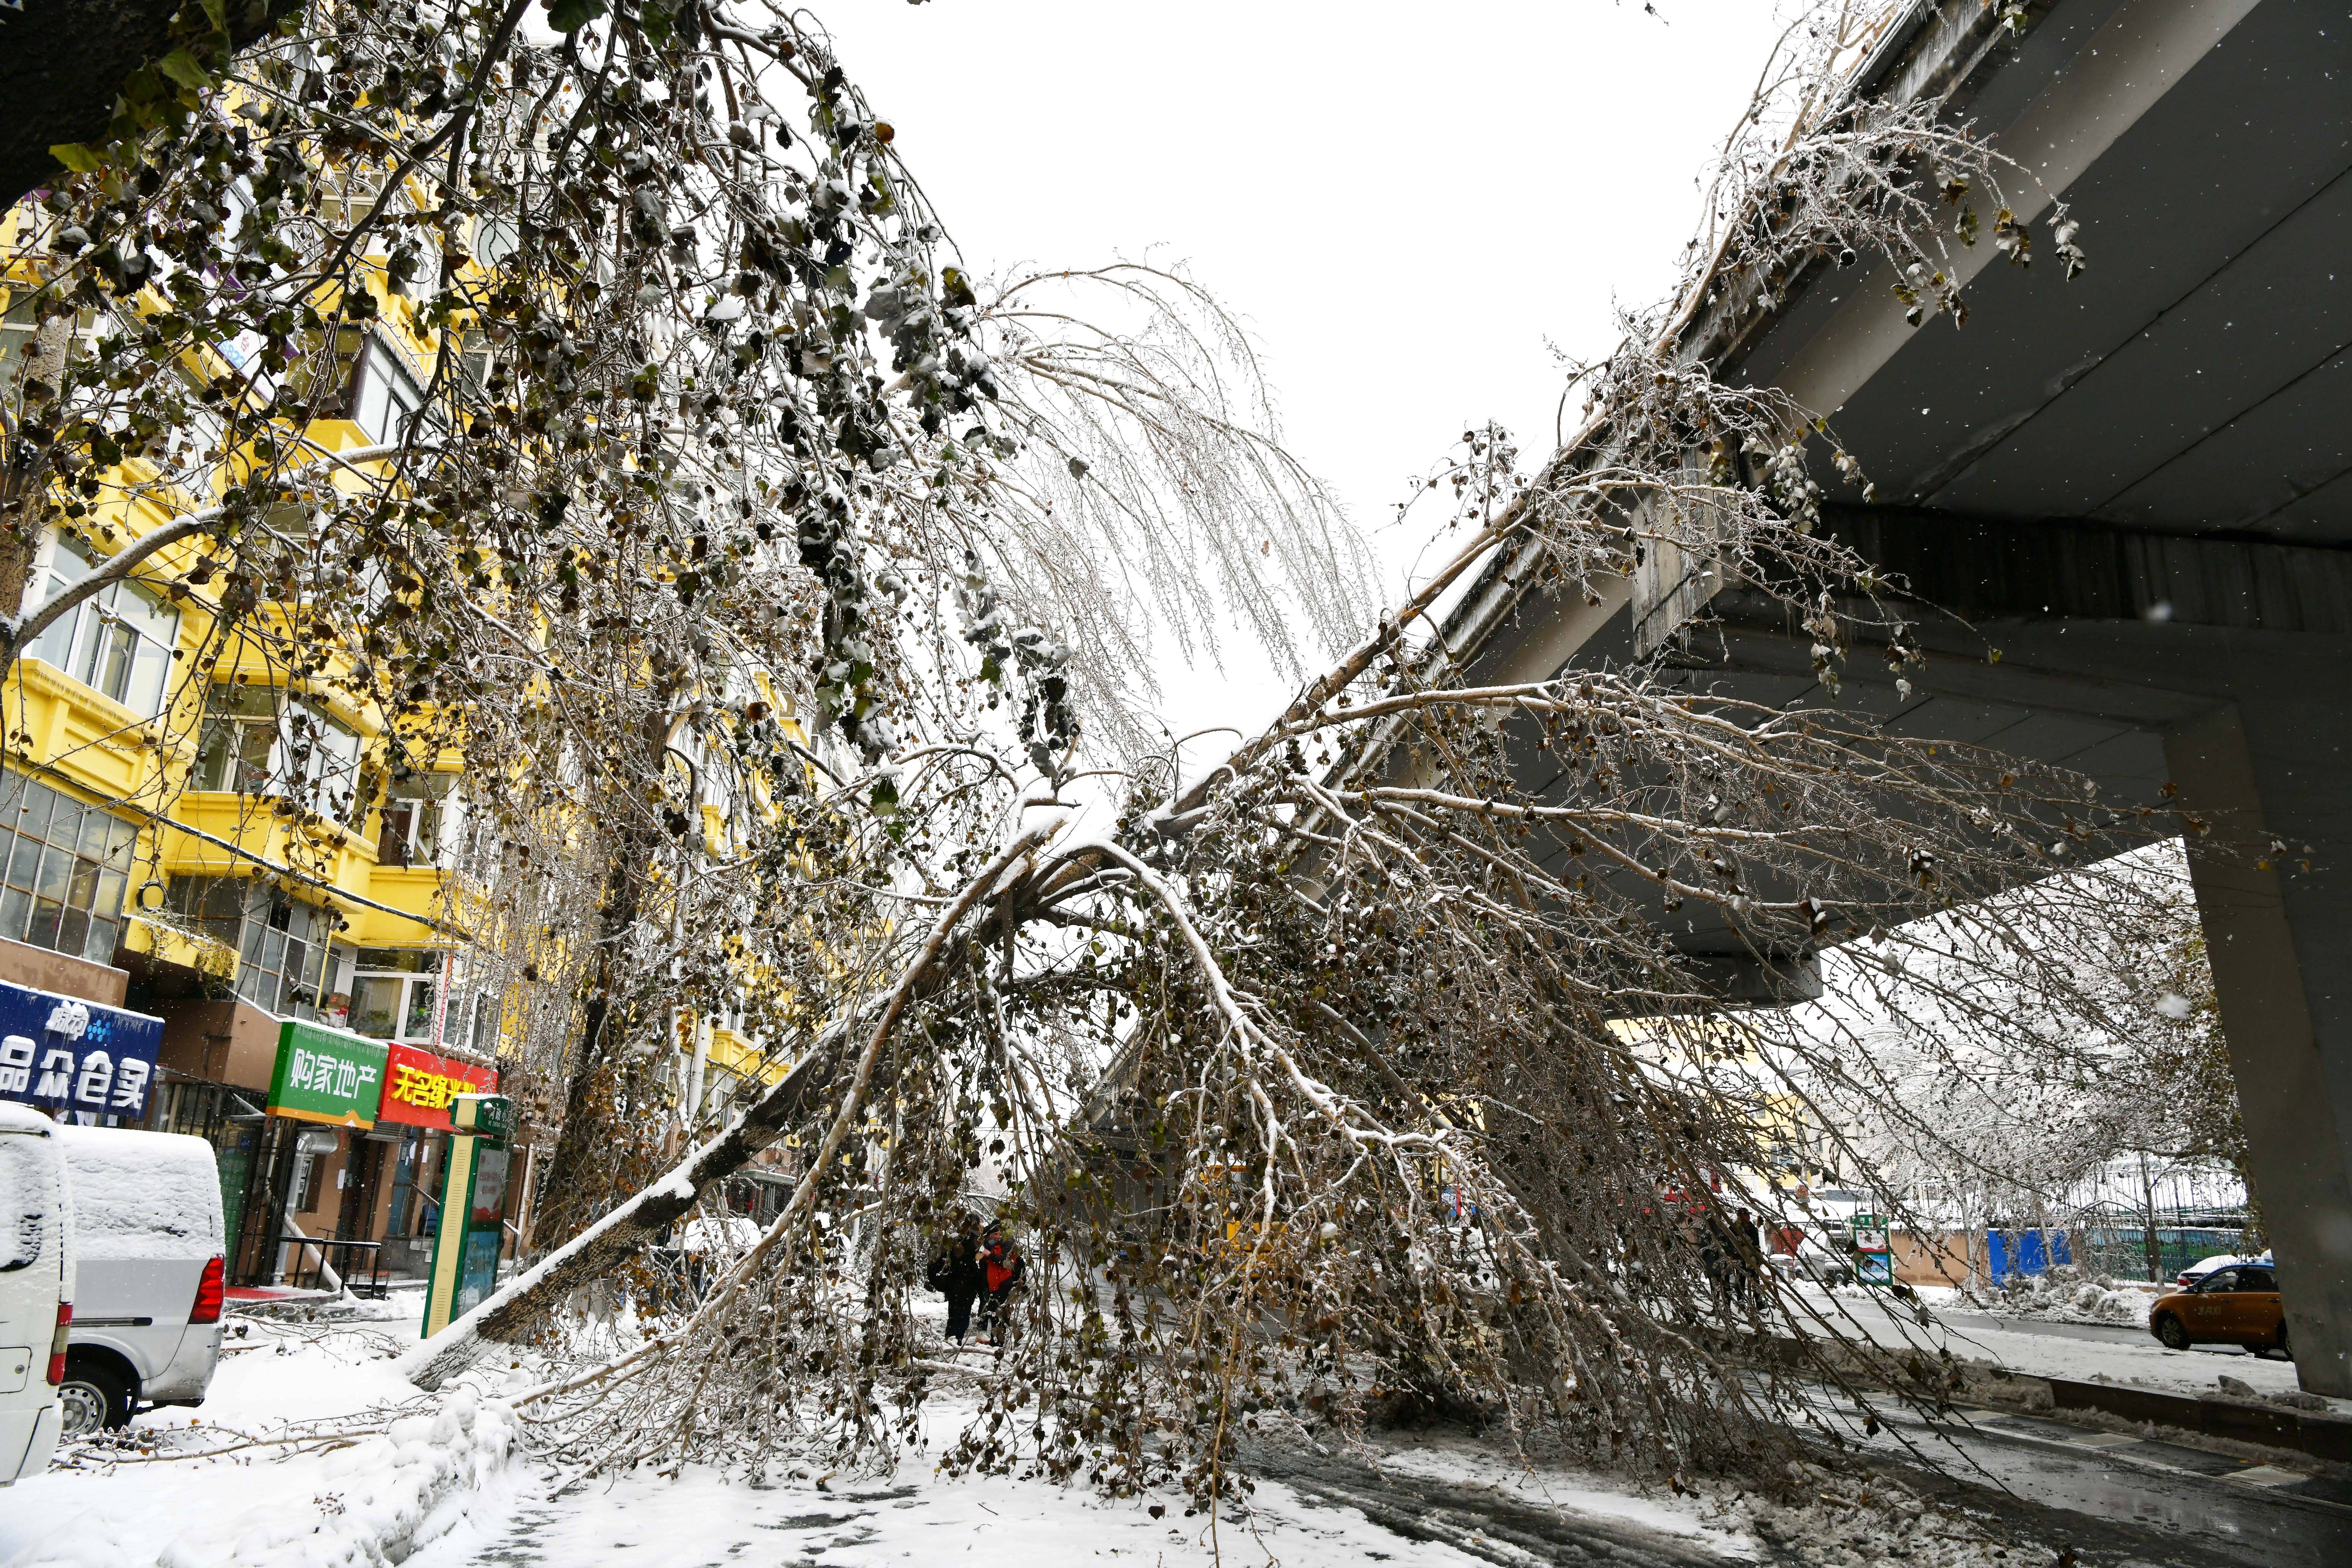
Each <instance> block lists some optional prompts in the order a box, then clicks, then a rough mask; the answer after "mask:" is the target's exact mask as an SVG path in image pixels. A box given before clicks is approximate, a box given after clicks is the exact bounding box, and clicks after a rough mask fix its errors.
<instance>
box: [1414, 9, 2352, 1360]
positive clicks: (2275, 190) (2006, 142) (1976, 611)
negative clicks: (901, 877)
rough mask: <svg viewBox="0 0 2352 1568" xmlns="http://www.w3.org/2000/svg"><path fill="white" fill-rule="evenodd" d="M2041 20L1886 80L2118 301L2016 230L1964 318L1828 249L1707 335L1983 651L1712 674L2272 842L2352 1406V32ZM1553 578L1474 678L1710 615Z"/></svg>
mask: <svg viewBox="0 0 2352 1568" xmlns="http://www.w3.org/2000/svg"><path fill="white" fill-rule="evenodd" d="M2029 20H2030V26H2029V28H2028V30H2027V31H2026V33H2025V34H2024V36H2023V37H2021V39H2014V40H2011V39H2005V38H2003V37H2000V34H1999V32H1998V29H1997V28H1996V26H1995V24H1994V19H1993V15H1992V8H1991V7H1990V6H1987V5H1982V4H1980V0H1919V4H1917V5H1915V6H1914V7H1913V9H1912V11H1911V12H1910V13H1909V14H1908V16H1907V17H1906V20H1905V22H1904V23H1903V25H1902V26H1900V27H1898V28H1897V30H1896V31H1895V34H1894V35H1892V36H1891V37H1889V38H1888V39H1887V40H1886V42H1885V46H1884V47H1882V48H1881V49H1880V50H1879V52H1878V54H1877V55H1876V57H1875V58H1874V59H1873V60H1872V62H1871V63H1870V65H1869V66H1868V67H1867V68H1866V70H1865V75H1864V80H1865V86H1866V90H1868V91H1871V92H1873V93H1875V94H1878V95H1881V96H1885V97H1890V98H1895V99H1898V100H1900V99H1909V98H1914V97H1917V96H1921V95H1927V94H1935V93H1943V92H1946V91H1948V92H1949V94H1950V106H1951V112H1952V113H1953V114H1955V115H1956V116H1961V117H1965V118H1968V119H1970V120H1973V121H1975V122H1976V124H1977V126H1978V128H1979V131H1990V132H1994V133H1996V137H1997V144H1998V145H2000V147H2001V148H2003V149H2004V150H2005V151H2007V152H2008V153H2010V154H2011V156H2013V157H2016V158H2018V159H2019V160H2021V162H2023V163H2027V164H2028V165H2030V166H2031V167H2032V168H2033V169H2034V170H2035V171H2036V172H2037V173H2038V174H2041V176H2042V179H2043V181H2044V182H2045V183H2046V184H2047V185H2048V187H2049V188H2050V189H2051V190H2052V191H2054V192H2055V193H2056V194H2057V195H2059V196H2061V197H2062V198H2063V199H2064V200H2065V201H2066V202H2067V203H2068V204H2070V205H2071V206H2072V207H2073V209H2074V215H2075V216H2078V217H2080V218H2081V219H2082V220H2083V221H2084V227H2083V233H2082V243H2083V244H2084V247H2086V249H2087V250H2088V252H2089V255H2090V263H2091V270H2090V271H2089V272H2088V273H2087V274H2086V275H2085V276H2084V277H2083V278H2082V279H2077V280H2075V281H2074V282H2072V283H2068V282H2066V281H2064V280H2063V279H2062V278H2061V277H2060V273H2059V269H2058V268H2057V267H2056V266H2055V265H2053V263H2051V262H2050V261H2049V260H2047V259H2045V260H2044V261H2043V263H2042V265H2041V266H2038V267H2034V268H2031V269H2021V268H2014V267H2011V266H2009V265H2007V264H2006V263H2005V261H2003V260H2001V259H2000V258H1998V257H1997V256H1996V255H1995V254H1994V253H1993V248H1992V247H1991V245H1990V243H1989V242H1987V243H1980V244H1979V246H1978V247H1976V248H1975V249H1974V250H1973V251H1969V252H1964V253H1963V257H1964V264H1963V267H1962V268H1961V273H1962V277H1963V279H1965V284H1966V293H1965V298H1966V299H1967V301H1968V303H1969V308H1970V313H1969V324H1968V326H1967V327H1966V329H1965V330H1960V331H1956V330H1954V329H1953V328H1952V327H1951V326H1950V325H1949V324H1948V322H1937V321H1930V322H1929V323H1928V324H1927V325H1926V326H1924V327H1919V328H1914V327H1911V326H1909V325H1908V324H1906V321H1904V315H1903V306H1902V305H1901V303H1900V302H1899V301H1898V300H1896V299H1895V294H1894V292H1893V289H1892V282H1893V279H1892V278H1891V277H1890V276H1889V275H1887V274H1886V273H1885V272H1884V271H1883V270H1880V271H1877V272H1872V271H1869V270H1867V269H1855V270H1847V271H1839V270H1836V269H1834V268H1830V267H1828V266H1827V265H1826V264H1824V265H1822V266H1821V267H1820V268H1816V269H1815V270H1813V271H1812V272H1811V274H1809V275H1808V274H1801V275H1800V276H1799V277H1798V278H1797V279H1795V280H1794V282H1793V284H1792V285H1791V287H1790V289H1789V290H1788V293H1787V297H1786V299H1785V301H1784V303H1783V304H1782V305H1781V306H1780V308H1778V309H1775V310H1756V309H1754V308H1752V306H1750V305H1748V302H1747V301H1743V300H1731V301H1728V302H1727V304H1726V305H1725V306H1723V307H1721V308H1719V309H1718V311H1717V315H1716V316H1715V317H1714V318H1713V319H1712V320H1711V321H1708V322H1707V323H1706V325H1705V327H1704V330H1703V331H1702V332H1701V333H1700V334H1699V335H1698V338H1697V345H1696V352H1699V353H1705V354H1706V355H1707V356H1708V358H1709V359H1710V360H1711V361H1712V362H1713V363H1715V364H1716V365H1717V371H1718V374H1721V375H1723V376H1725V377H1727V378H1728V379H1735V380H1742V381H1749V382H1755V383H1769V384H1777V385H1779V386H1780V387H1782V388H1784V389H1786V390H1787V391H1788V392H1790V394H1791V395H1794V396H1795V397H1797V398H1798V399H1799V400H1800V401H1801V402H1802V403H1804V404H1805V405H1808V406H1810V407H1812V408H1814V409H1818V410H1822V411H1825V412H1829V413H1830V415H1831V417H1832V422H1833V423H1834V425H1835V426H1836V428H1837V430H1838V433H1839V436H1840V437H1841V439H1842V440H1843V443H1844V445H1845V446H1846V447H1847V449H1848V450H1850V451H1852V452H1853V454H1854V455H1855V456H1856V457H1857V458H1860V459H1861V460H1862V463H1863V465H1864V471H1865V472H1866V473H1867V474H1869V475H1870V476H1871V478H1872V479H1874V481H1875V482H1876V485H1877V496H1876V500H1875V502H1874V504H1868V505H1865V504H1864V501H1863V498H1862V496H1861V495H1860V494H1859V493H1856V492H1852V491H1849V492H1847V493H1843V494H1835V495H1834V496H1833V500H1834V503H1835V504H1833V505H1832V508H1831V509H1830V515H1831V518H1832V526H1833V528H1834V530H1835V531H1836V532H1837V533H1838V534H1839V536H1840V537H1841V538H1843V539H1844V540H1845V541H1847V542H1850V543H1852V544H1853V545H1855V546H1856V547H1857V548H1859V549H1860V550H1861V551H1862V552H1864V554H1865V555H1867V556H1870V557H1871V558H1873V559H1874V560H1875V561H1877V562H1878V563H1881V564H1883V565H1884V566H1885V567H1887V568H1889V569H1891V570H1893V571H1895V572H1899V573H1901V574H1904V575H1905V576H1906V578H1907V579H1908V580H1909V582H1910V583H1911V584H1912V585H1913V586H1914V588H1915V590H1916V592H1917V593H1918V594H1919V595H1920V596H1921V597H1922V598H1923V599H1925V600H1927V601H1929V602H1932V603H1934V604H1937V605H1942V606H1944V607H1946V608H1948V609H1950V610H1952V611H1955V612H1958V615H1959V616H1964V617H1966V618H1967V620H1968V621H1969V622H1970V623H1973V628H1974V629H1973V630H1970V629H1968V628H1967V627H1964V626H1961V625H1959V624H1958V623H1956V622H1953V621H1951V620H1949V619H1948V618H1947V619H1945V620H1943V621H1942V622H1940V623H1939V622H1938V621H1937V619H1935V618H1933V617H1930V618H1929V619H1928V621H1927V625H1926V626H1923V627H1922V628H1921V629H1920V633H1919V636H1920V640H1921V643H1922V645H1923V647H1925V648H1926V650H1927V653H1928V655H1929V662H1928V664H1927V668H1926V669H1925V670H1924V671H1920V670H1917V669H1914V670H1912V671H1909V672H1908V675H1909V679H1911V681H1912V684H1913V690H1912V692H1911V695H1910V696H1909V698H1908V699H1907V700H1897V697H1896V694H1895V689H1894V687H1893V685H1892V677H1891V675H1890V674H1887V673H1886V672H1885V669H1884V667H1883V664H1882V662H1881V661H1879V660H1877V659H1875V658H1855V659H1853V660H1851V661H1850V668H1849V671H1848V675H1847V679H1846V683H1845V687H1844V690H1843V695H1842V697H1839V698H1836V699H1832V697H1831V695H1830V694H1829V693H1827V692H1825V691H1819V690H1816V689H1815V683H1814V680H1813V677H1812V674H1811V668H1810V659H1809V657H1808V654H1807V649H1806V647H1805V646H1804V643H1803V642H1802V641H1800V640H1796V639H1792V638H1791V637H1790V635H1789V632H1788V630H1787V628H1786V626H1785V625H1784V624H1783V623H1782V622H1781V621H1780V618H1779V617H1778V616H1777V615H1771V616H1768V615H1766V614H1764V613H1763V609H1764V607H1763V606H1761V605H1753V604H1748V603H1743V602H1741V601H1740V600H1739V599H1738V598H1737V597H1736V596H1733V595H1717V596H1716V597H1715V599H1714V601H1713V603H1712V605H1711V609H1712V610H1713V612H1714V614H1715V616H1717V621H1718V625H1717V626H1715V627H1711V628H1710V630H1709V633H1708V636H1707V637H1706V638H1705V639H1700V640H1698V641H1695V642H1694V643H1693V645H1692V647H1691V649H1690V650H1689V651H1687V652H1685V653H1684V654H1682V655H1680V656H1678V657H1680V658H1681V659H1682V661H1683V662H1685V663H1686V664H1688V665H1689V666H1690V667H1691V668H1693V670H1694V679H1704V680H1706V681H1707V682H1708V683H1709V684H1712V685H1715V686H1717V688H1718V689H1726V690H1729V691H1733V692H1736V693H1737V694H1738V695H1741V696H1747V697H1753V698H1759V699H1765V700H1775V701H1781V702H1790V701H1800V700H1801V701H1803V702H1804V703H1806V704H1807V705H1809V706H1830V705H1832V704H1833V703H1838V704H1843V705H1844V706H1847V707H1855V706H1860V707H1864V708H1869V709H1873V710H1876V711H1878V712H1880V713H1881V714H1883V715H1885V717H1886V719H1887V720H1888V721H1889V722H1890V723H1891V724H1892V725H1893V726H1894V727H1895V729H1897V730H1898V731H1902V732H1907V733H1916V734H1935V735H1939V736H1949V737H1952V738H1954V739H1960V740H1968V741H1975V742H1984V743H1986V744H1989V745H1992V746H1996V747H2000V748H2002V749H2004V750H2008V751H2011V752H2018V753H2021V754H2024V755H2028V756H2032V757H2035V758H2039V759H2042V760H2045V761H2050V762H2056V763H2064V764H2066V765H2068V766H2071V767H2074V768H2077V769H2080V770H2082V771H2083V772H2084V773H2089V774H2091V775H2092V776H2094V777H2095V778H2096V779H2097V780H2098V781H2099V782H2100V784H2101V786H2102V795H2103V798H2105V799H2109V800H2150V801H2152V800H2156V799H2159V798H2166V797H2164V796H2163V795H2162V793H2161V792H2162V790H2163V786H2164V785H2165V784H2166V783H2167V782H2169V783H2170V784H2174V785H2176V786H2177V787H2178V791H2179V794H2178V795H2177V796H2174V797H2170V798H2171V799H2172V800H2173V801H2174V802H2175V803H2176V804H2179V805H2181V806H2183V807H2184V808H2187V809H2190V810H2195V811H2199V812H2202V813H2206V814H2210V819H2211V820H2212V821H2213V822H2214V823H2215V824H2216V825H2217V827H2216V833H2215V837H2216V838H2221V837H2227V838H2230V839H2231V840H2233V841H2234V842H2235V843H2236V844H2238V845H2240V846H2242V847H2246V848H2247V850H2248V851H2249V852H2248V853H2247V854H2245V855H2242V856H2238V855H2224V854H2220V853H2214V852H2210V851H2209V852H2207V853H2203V854H2194V853H2193V854H2192V868H2193V872H2194V876H2195V880H2196V887H2197V893H2198V899H2199V902H2200V907H2201V909H2202V910H2203V914H2204V921H2205V926H2206V932H2207V936H2208V939H2209V945H2210V951H2211V954H2212V961H2213V972H2214V979H2215V982H2216V984H2217V986H2218V987H2219V992H2220V997H2221V1009H2222V1015H2223V1020H2224V1023H2225V1026H2226V1027H2227V1030H2228V1034H2229V1038H2230V1048H2231V1064H2232V1067H2233V1068H2234V1069H2235V1072H2236V1077H2237V1080H2238V1088H2239V1095H2240V1100H2241V1102H2242V1108H2243V1111H2244V1116H2245V1123H2246V1131H2247V1135H2248V1141H2249V1144H2250V1147H2251V1151H2252V1153H2251V1158H2252V1173H2253V1176H2254V1180H2255V1184H2256V1188H2257V1192H2258V1194H2259V1199H2260V1202H2261V1205H2262V1208H2263V1220H2264V1223H2265V1225H2266V1226H2267V1227H2268V1229H2269V1232H2270V1235H2271V1237H2272V1238H2273V1242H2274V1244H2275V1246H2276V1248H2277V1253H2278V1258H2279V1273H2280V1279H2281V1283H2282V1287H2283V1289H2284V1295H2285V1300H2286V1307H2287V1320H2288V1324H2289V1328H2290V1330H2291V1332H2292V1336H2293V1342H2294V1351H2295V1357H2296V1361H2297V1363H2298V1366H2299V1369H2300V1372H2301V1373H2302V1377H2303V1382H2304V1385H2305V1387H2306V1388H2309V1389H2312V1390H2314V1391H2316V1392H2320V1393H2325V1394H2336V1395H2352V773H2347V764H2352V755H2347V747H2352V14H2347V12H2346V10H2345V8H2344V7H2343V5H2341V4H2340V3H2338V0H2055V3H2054V4H2040V3H2037V4H2035V5H2033V6H2032V9H2031V12H2030V14H2029ZM2037 199H2038V198H2037ZM2021 216H2026V217H2029V218H2032V217H2035V216H2039V214H2038V210H2030V211H2024V212H2022V214H2021ZM1520 564H1521V563H1519V562H1518V561H1517V559H1516V558H1509V557H1506V558H1501V559H1498V560H1496V562H1494V563H1490V564H1489V566H1488V568H1487V570H1486V575H1485V576H1484V578H1482V579H1481V581H1480V582H1478V583H1477V584H1474V585H1473V587H1472V589H1471V590H1470V591H1469V593H1468V594H1467V595H1465V598H1464V600H1463V601H1462V605H1461V607H1460V608H1459V609H1457V610H1456V611H1455V612H1454V616H1453V617H1452V625H1451V626H1450V628H1449V637H1451V638H1453V639H1454V641H1453V643H1452V646H1454V647H1456V648H1467V649H1469V650H1471V652H1472V659H1471V662H1472V672H1473V678H1474V679H1502V678H1517V679H1533V678H1540V677H1545V676H1549V675H1552V674H1554V673H1556V672H1557V671H1559V669H1561V668H1564V667H1567V666H1570V665H1591V664H1596V663H1599V662H1601V661H1605V660H1610V659H1624V658H1632V657H1634V656H1636V655H1637V654H1647V653H1650V652H1652V651H1654V650H1656V649H1658V648H1662V647H1664V648H1666V649H1668V650H1669V657H1670V658H1672V657H1677V656H1676V655H1675V654H1674V652H1673V650H1674V648H1675V640H1676V639H1675V631H1676V629H1677V627H1678V626H1679V625H1680V624H1681V622H1682V619H1683V617H1684V616H1685V615H1686V614H1687V612H1688V610H1689V608H1690V607H1691V606H1692V605H1693V604H1694V603H1696V602H1698V601H1699V600H1702V599H1704V597H1705V595H1704V594H1703V593H1694V592H1693V588H1692V584H1690V583H1689V582H1688V581H1681V582H1676V581H1667V580H1665V579H1664V576H1663V575H1662V574H1660V573H1659V572H1658V571H1657V570H1656V569H1654V568H1645V569H1644V570H1643V571H1642V572H1639V573H1637V574H1636V576H1635V578H1634V579H1633V581H1632V582H1630V583H1628V584H1623V585H1622V586H1621V588H1620V589H1619V591H1618V592H1617V593H1616V594H1615V595H1613V596H1612V597H1610V598H1609V599H1608V600H1607V601H1606V602H1604V603H1603V604H1602V605H1599V606H1597V607H1588V606H1582V605H1568V606H1563V605H1559V604H1557V603H1556V602H1552V601H1548V600H1545V599H1543V598H1542V597H1540V596H1533V595H1527V594H1526V593H1525V586H1526V580H1525V579H1524V578H1522V577H1521V575H1520V574H1519V567H1520ZM1718 632H1719V633H1720V634H1721V637H1720V639H1718V636H1717V633H1718ZM1995 647H1997V648H1998V649H1999V650H2000V657H1999V659H1998V662H1993V661H1991V660H1990V658H1988V654H1989V652H1990V649H1991V648H1995ZM1702 650H1703V651H1704V658H1702V657H1701V654H1702ZM1701 671H1704V672H1705V673H1700V672H1701ZM1530 765H1531V766H1534V765H1538V764H1537V763H1536V761H1535V759H1534V757H1533V756H1532V754H1531V756H1530ZM1530 782H1534V781H1530ZM1724 935H1725V937H1726V939H1728V935H1729V933H1724ZM1707 942H1708V939H1707V938H1706V934H1705V933H1704V931H1701V932H1699V933H1697V934H1696V936H1695V937H1694V939H1693V945H1694V947H1695V949H1696V951H1698V952H1701V953H1702V954H1704V953H1706V952H1707ZM1789 956H1790V959H1792V960H1793V959H1795V958H1796V957H1797V956H1798V955H1789ZM1716 957H1717V961H1718V962H1720V963H1723V964H1725V965H1727V966H1730V965H1733V964H1734V963H1736V959H1735V955H1734V954H1733V952H1732V951H1731V949H1730V947H1729V945H1728V940H1727V942H1726V945H1725V946H1724V947H1723V949H1722V950H1721V951H1720V952H1718V953H1717V954H1716ZM1751 962H1752V961H1751ZM1755 984H1756V986H1757V992H1758V995H1759V998H1762V997H1766V996H1769V995H1770V994H1772V993H1773V992H1774V990H1775V988H1776V984H1780V982H1778V981H1776V978H1775V974H1774V973H1773V972H1771V971H1767V972H1765V973H1763V974H1761V975H1760V976H1759V977H1758V978H1757V980H1756V982H1755Z"/></svg>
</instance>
